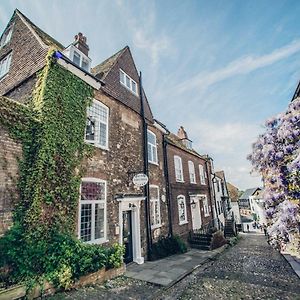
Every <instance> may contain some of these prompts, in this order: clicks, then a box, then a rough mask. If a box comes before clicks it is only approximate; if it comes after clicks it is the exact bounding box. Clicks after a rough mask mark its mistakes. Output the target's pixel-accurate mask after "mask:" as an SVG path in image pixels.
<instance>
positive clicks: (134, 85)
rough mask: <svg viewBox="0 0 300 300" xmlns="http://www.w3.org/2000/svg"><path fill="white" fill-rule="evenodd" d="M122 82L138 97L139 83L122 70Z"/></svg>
mask: <svg viewBox="0 0 300 300" xmlns="http://www.w3.org/2000/svg"><path fill="white" fill-rule="evenodd" d="M120 82H121V84H122V85H124V86H125V87H126V88H127V89H129V90H130V91H131V92H132V93H134V94H135V95H138V91H137V83H136V82H135V81H134V80H133V79H132V78H131V77H130V76H129V75H127V74H126V73H125V72H124V71H123V70H122V69H120Z"/></svg>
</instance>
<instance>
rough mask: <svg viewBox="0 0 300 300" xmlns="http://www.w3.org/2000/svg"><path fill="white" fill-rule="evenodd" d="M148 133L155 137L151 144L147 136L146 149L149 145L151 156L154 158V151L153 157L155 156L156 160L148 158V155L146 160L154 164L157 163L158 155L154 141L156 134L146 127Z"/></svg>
mask: <svg viewBox="0 0 300 300" xmlns="http://www.w3.org/2000/svg"><path fill="white" fill-rule="evenodd" d="M148 134H150V135H151V134H152V136H154V139H155V142H154V144H152V143H151V142H149V138H147V140H148V145H147V150H148V147H149V146H150V148H151V151H150V152H151V156H152V158H154V155H153V154H154V153H155V157H156V161H155V160H152V159H150V157H148V162H149V163H151V164H154V165H158V156H157V142H156V134H155V133H153V132H152V131H151V130H149V129H147V135H148Z"/></svg>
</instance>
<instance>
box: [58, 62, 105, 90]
mask: <svg viewBox="0 0 300 300" xmlns="http://www.w3.org/2000/svg"><path fill="white" fill-rule="evenodd" d="M57 63H58V64H60V65H61V66H63V67H64V68H65V69H67V70H68V71H70V72H71V73H73V74H74V75H76V76H77V77H79V78H80V79H81V80H83V81H84V82H86V83H87V84H88V85H90V86H91V87H93V88H94V89H96V90H99V89H100V87H101V83H100V82H99V81H97V80H95V79H94V78H92V77H91V76H89V75H86V73H85V72H83V71H82V70H80V69H79V68H78V67H76V66H74V65H72V64H71V63H67V62H66V61H65V60H64V59H62V58H58V59H57Z"/></svg>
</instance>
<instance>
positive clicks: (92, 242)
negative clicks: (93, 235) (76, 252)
mask: <svg viewBox="0 0 300 300" xmlns="http://www.w3.org/2000/svg"><path fill="white" fill-rule="evenodd" d="M108 242H109V240H107V239H106V238H105V239H104V238H103V239H98V240H93V241H88V242H83V243H85V244H91V245H95V244H96V245H98V244H104V243H108Z"/></svg>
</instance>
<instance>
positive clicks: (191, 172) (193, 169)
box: [188, 160, 196, 183]
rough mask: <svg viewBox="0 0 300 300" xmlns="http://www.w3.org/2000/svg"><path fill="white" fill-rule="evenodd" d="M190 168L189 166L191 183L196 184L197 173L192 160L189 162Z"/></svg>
mask: <svg viewBox="0 0 300 300" xmlns="http://www.w3.org/2000/svg"><path fill="white" fill-rule="evenodd" d="M188 166H189V174H190V182H191V183H196V173H195V166H194V163H193V162H192V161H191V160H189V162H188Z"/></svg>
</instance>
